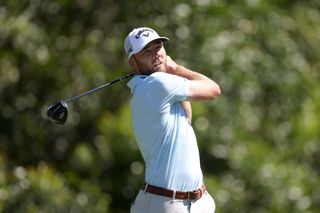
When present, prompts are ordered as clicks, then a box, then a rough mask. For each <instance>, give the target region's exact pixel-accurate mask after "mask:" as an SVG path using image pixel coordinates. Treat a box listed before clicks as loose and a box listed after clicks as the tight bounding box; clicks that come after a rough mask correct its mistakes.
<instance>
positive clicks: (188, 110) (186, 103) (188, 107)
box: [182, 101, 192, 124]
mask: <svg viewBox="0 0 320 213" xmlns="http://www.w3.org/2000/svg"><path fill="white" fill-rule="evenodd" d="M182 106H183V108H184V110H185V111H186V113H187V118H188V121H189V123H190V124H191V121H192V109H191V103H190V102H189V101H182Z"/></svg>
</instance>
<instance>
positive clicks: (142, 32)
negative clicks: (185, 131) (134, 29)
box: [135, 29, 153, 39]
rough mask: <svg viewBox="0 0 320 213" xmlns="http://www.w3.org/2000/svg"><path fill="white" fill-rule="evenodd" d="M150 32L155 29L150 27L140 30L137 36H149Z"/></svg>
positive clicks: (137, 37)
mask: <svg viewBox="0 0 320 213" xmlns="http://www.w3.org/2000/svg"><path fill="white" fill-rule="evenodd" d="M149 32H151V33H153V31H152V30H150V29H143V30H139V32H138V33H137V35H136V36H135V38H136V39H139V38H140V37H141V36H145V37H149Z"/></svg>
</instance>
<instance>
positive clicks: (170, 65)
mask: <svg viewBox="0 0 320 213" xmlns="http://www.w3.org/2000/svg"><path fill="white" fill-rule="evenodd" d="M178 67H179V65H178V64H177V63H176V62H175V61H174V60H172V58H171V57H170V56H168V55H167V60H166V72H167V73H170V74H175V72H176V70H177V68H178Z"/></svg>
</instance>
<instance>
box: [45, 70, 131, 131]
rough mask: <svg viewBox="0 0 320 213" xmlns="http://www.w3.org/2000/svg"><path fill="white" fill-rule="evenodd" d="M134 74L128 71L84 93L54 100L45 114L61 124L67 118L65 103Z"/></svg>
mask: <svg viewBox="0 0 320 213" xmlns="http://www.w3.org/2000/svg"><path fill="white" fill-rule="evenodd" d="M134 75H135V73H130V74H128V75H125V76H122V77H120V78H117V79H115V80H113V81H111V82H108V83H106V84H103V85H101V86H99V87H97V88H94V89H92V90H89V91H87V92H84V93H82V94H80V95H77V96H75V97H72V98H70V99H67V100H61V101H58V102H55V103H53V104H51V105H50V106H49V107H48V110H47V116H48V117H49V118H51V119H52V120H54V121H55V122H56V123H57V124H60V125H63V124H64V123H65V122H66V120H67V118H68V105H67V103H69V102H72V101H75V100H77V99H79V98H81V97H83V96H85V95H88V94H90V93H93V92H95V91H97V90H100V89H103V88H105V87H107V86H110V85H112V84H114V83H116V82H119V81H122V80H125V79H127V78H129V77H131V76H134Z"/></svg>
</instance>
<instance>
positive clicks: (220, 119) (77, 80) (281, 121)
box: [0, 0, 320, 213]
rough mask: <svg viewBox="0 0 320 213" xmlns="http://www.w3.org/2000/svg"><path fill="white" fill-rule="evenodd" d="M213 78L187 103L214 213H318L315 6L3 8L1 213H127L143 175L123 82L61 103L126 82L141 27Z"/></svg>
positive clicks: (312, 2)
mask: <svg viewBox="0 0 320 213" xmlns="http://www.w3.org/2000/svg"><path fill="white" fill-rule="evenodd" d="M138 26H150V27H152V28H155V29H156V30H157V31H158V32H159V33H160V34H162V35H165V36H168V37H169V38H170V42H169V43H168V44H166V49H167V52H168V54H169V55H170V56H172V58H174V59H175V60H176V61H178V62H179V63H182V64H184V65H185V66H188V67H190V68H192V69H194V70H196V71H199V72H201V73H204V74H206V75H208V76H210V77H212V78H213V79H214V80H215V81H217V82H218V83H219V84H220V86H221V88H222V95H221V96H220V97H219V98H218V99H217V100H215V101H212V102H205V103H193V105H192V106H193V114H194V116H193V125H194V128H195V131H196V133H197V137H198V144H199V148H200V154H201V161H202V167H203V171H204V174H205V181H206V183H207V185H208V188H209V191H210V192H211V194H212V195H213V197H214V198H215V201H216V204H217V211H216V212H218V213H228V212H252V213H253V212H254V213H264V212H273V213H278V212H281V213H282V212H319V211H320V202H319V201H320V184H319V171H320V167H319V161H320V131H319V130H320V114H319V111H320V84H319V79H320V72H319V70H320V62H319V61H320V60H319V59H320V3H319V1H317V0H309V1H304V0H294V1H289V0H241V1H228V0H187V1H178V0H172V1H158V2H154V1H151V0H146V1H141V0H132V1H123V0H121V1H111V0H110V1H90V0H74V1H70V0H57V1H50V0H31V1H26V0H20V1H14V0H2V1H1V2H0V98H1V99H0V100H1V105H0V106H1V114H0V128H1V132H0V211H1V212H117V213H121V212H128V211H129V207H130V202H131V201H132V200H133V199H134V197H135V195H136V193H137V191H138V189H139V187H140V186H141V185H142V184H143V179H144V177H143V174H144V165H143V161H142V158H141V156H140V154H139V150H138V148H137V145H136V143H135V139H134V135H133V130H132V127H131V121H130V116H131V114H130V109H129V105H128V102H129V98H130V93H129V89H128V88H127V87H126V86H125V83H119V84H116V85H114V86H112V87H110V88H107V89H106V90H104V91H99V92H97V93H95V94H92V95H90V96H86V97H83V98H82V99H80V100H79V101H77V102H73V103H72V104H69V112H70V114H69V118H68V121H67V124H66V125H64V126H58V125H55V124H53V123H51V122H50V121H48V120H47V118H46V109H47V107H48V105H49V104H51V103H53V102H54V101H57V100H61V99H67V98H70V97H72V96H74V95H77V94H80V93H82V92H84V91H87V90H89V89H91V88H94V87H96V86H99V85H101V84H103V83H105V82H108V81H110V80H113V79H115V78H117V77H119V76H122V75H124V74H126V73H129V72H130V70H129V67H128V66H127V62H126V60H127V59H126V56H125V53H124V51H123V40H124V38H125V36H126V34H127V33H128V32H129V31H130V30H131V29H132V28H134V27H138Z"/></svg>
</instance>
